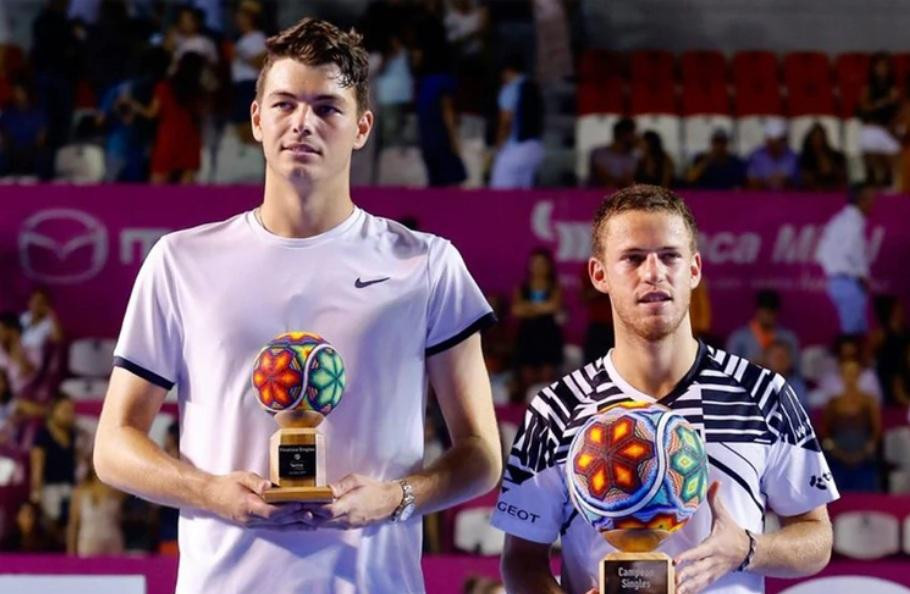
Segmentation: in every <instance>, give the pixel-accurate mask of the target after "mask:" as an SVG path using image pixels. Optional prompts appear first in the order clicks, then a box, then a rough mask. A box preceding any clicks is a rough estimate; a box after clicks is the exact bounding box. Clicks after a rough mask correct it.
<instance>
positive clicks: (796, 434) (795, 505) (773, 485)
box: [762, 384, 840, 516]
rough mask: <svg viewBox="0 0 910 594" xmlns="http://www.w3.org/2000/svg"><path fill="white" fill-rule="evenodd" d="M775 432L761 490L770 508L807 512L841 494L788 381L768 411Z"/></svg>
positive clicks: (789, 513)
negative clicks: (775, 437)
mask: <svg viewBox="0 0 910 594" xmlns="http://www.w3.org/2000/svg"><path fill="white" fill-rule="evenodd" d="M769 418H770V422H771V426H772V429H773V431H774V433H775V434H776V436H777V439H776V440H775V442H774V444H772V446H771V450H770V452H769V457H768V463H767V467H766V468H767V470H766V471H765V474H764V476H763V477H762V490H763V491H764V493H765V495H766V497H767V499H768V503H769V504H770V507H771V509H772V510H774V511H775V512H776V513H777V514H780V515H783V516H795V515H798V514H803V513H806V512H808V511H810V510H812V509H815V508H816V507H818V506H820V505H825V504H827V503H830V502H831V501H834V500H835V499H837V498H838V497H839V496H840V495H839V494H838V491H837V486H836V485H835V484H834V480H833V478H832V476H831V470H830V468H829V467H828V462H827V460H825V455H824V453H822V450H821V447H820V446H819V443H818V439H817V438H816V436H815V431H814V430H813V429H812V424H811V422H810V421H809V415H807V414H806V411H805V410H804V409H803V407H802V405H801V404H800V403H799V398H798V397H797V396H796V393H795V392H794V391H793V388H791V387H790V385H789V384H784V386H783V388H782V389H781V391H780V392H779V394H778V396H777V398H776V402H775V403H774V404H773V405H772V409H771V411H770V416H769Z"/></svg>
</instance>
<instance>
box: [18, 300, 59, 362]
mask: <svg viewBox="0 0 910 594" xmlns="http://www.w3.org/2000/svg"><path fill="white" fill-rule="evenodd" d="M19 323H20V324H22V346H23V347H25V348H26V349H27V350H30V351H32V352H33V353H35V354H36V355H38V354H40V353H41V352H42V350H43V349H44V345H46V344H47V342H48V341H49V340H50V339H51V334H53V333H54V324H53V322H51V319H50V317H47V316H45V317H44V319H43V320H41V321H40V322H38V323H37V324H32V312H30V311H26V312H23V313H22V315H20V316H19ZM38 358H39V359H40V356H39V357H38Z"/></svg>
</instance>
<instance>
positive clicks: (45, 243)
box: [19, 208, 108, 284]
mask: <svg viewBox="0 0 910 594" xmlns="http://www.w3.org/2000/svg"><path fill="white" fill-rule="evenodd" d="M107 252H108V240H107V229H105V227H104V225H102V224H101V222H100V221H99V220H98V219H96V218H95V217H93V216H91V215H90V214H88V213H86V212H83V211H81V210H75V209H69V208H55V209H49V210H42V211H39V212H37V213H36V214H34V215H32V216H31V217H29V218H28V219H27V220H26V221H25V222H24V223H23V224H22V228H21V229H20V231H19V261H20V263H21V264H22V270H23V271H24V273H25V275H26V276H28V277H29V278H31V279H33V280H35V281H38V282H42V283H48V284H73V283H80V282H83V281H86V280H88V279H90V278H92V277H94V276H96V275H97V274H98V273H99V272H101V269H102V268H104V264H105V262H106V261H107Z"/></svg>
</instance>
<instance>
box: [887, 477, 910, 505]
mask: <svg viewBox="0 0 910 594" xmlns="http://www.w3.org/2000/svg"><path fill="white" fill-rule="evenodd" d="M888 493H890V494H891V495H910V470H892V471H891V472H889V473H888ZM908 517H910V516H908Z"/></svg>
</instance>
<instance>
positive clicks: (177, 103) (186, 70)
mask: <svg viewBox="0 0 910 594" xmlns="http://www.w3.org/2000/svg"><path fill="white" fill-rule="evenodd" d="M204 71H205V59H204V58H203V57H202V56H201V55H200V54H197V53H195V52H188V53H186V54H183V56H182V57H181V58H180V61H179V62H178V63H177V70H176V71H175V72H174V74H172V75H171V76H170V77H168V78H167V80H164V81H161V82H160V83H158V85H157V86H156V87H155V95H154V97H153V98H152V102H151V104H150V105H148V106H146V105H142V104H141V103H139V102H137V101H133V102H131V106H132V108H133V109H134V110H135V111H136V113H138V114H139V115H141V116H142V117H146V118H150V119H151V118H157V120H158V131H157V135H156V137H155V146H154V148H153V149H152V162H151V170H152V175H151V179H150V181H151V182H152V183H153V184H164V183H168V182H170V181H173V180H176V181H178V182H180V183H182V184H189V183H193V182H194V181H195V179H196V174H197V173H198V172H199V166H200V162H201V152H202V121H203V119H204V117H205V114H206V111H207V92H206V90H205V88H204V87H203V82H202V76H203V72H204Z"/></svg>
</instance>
